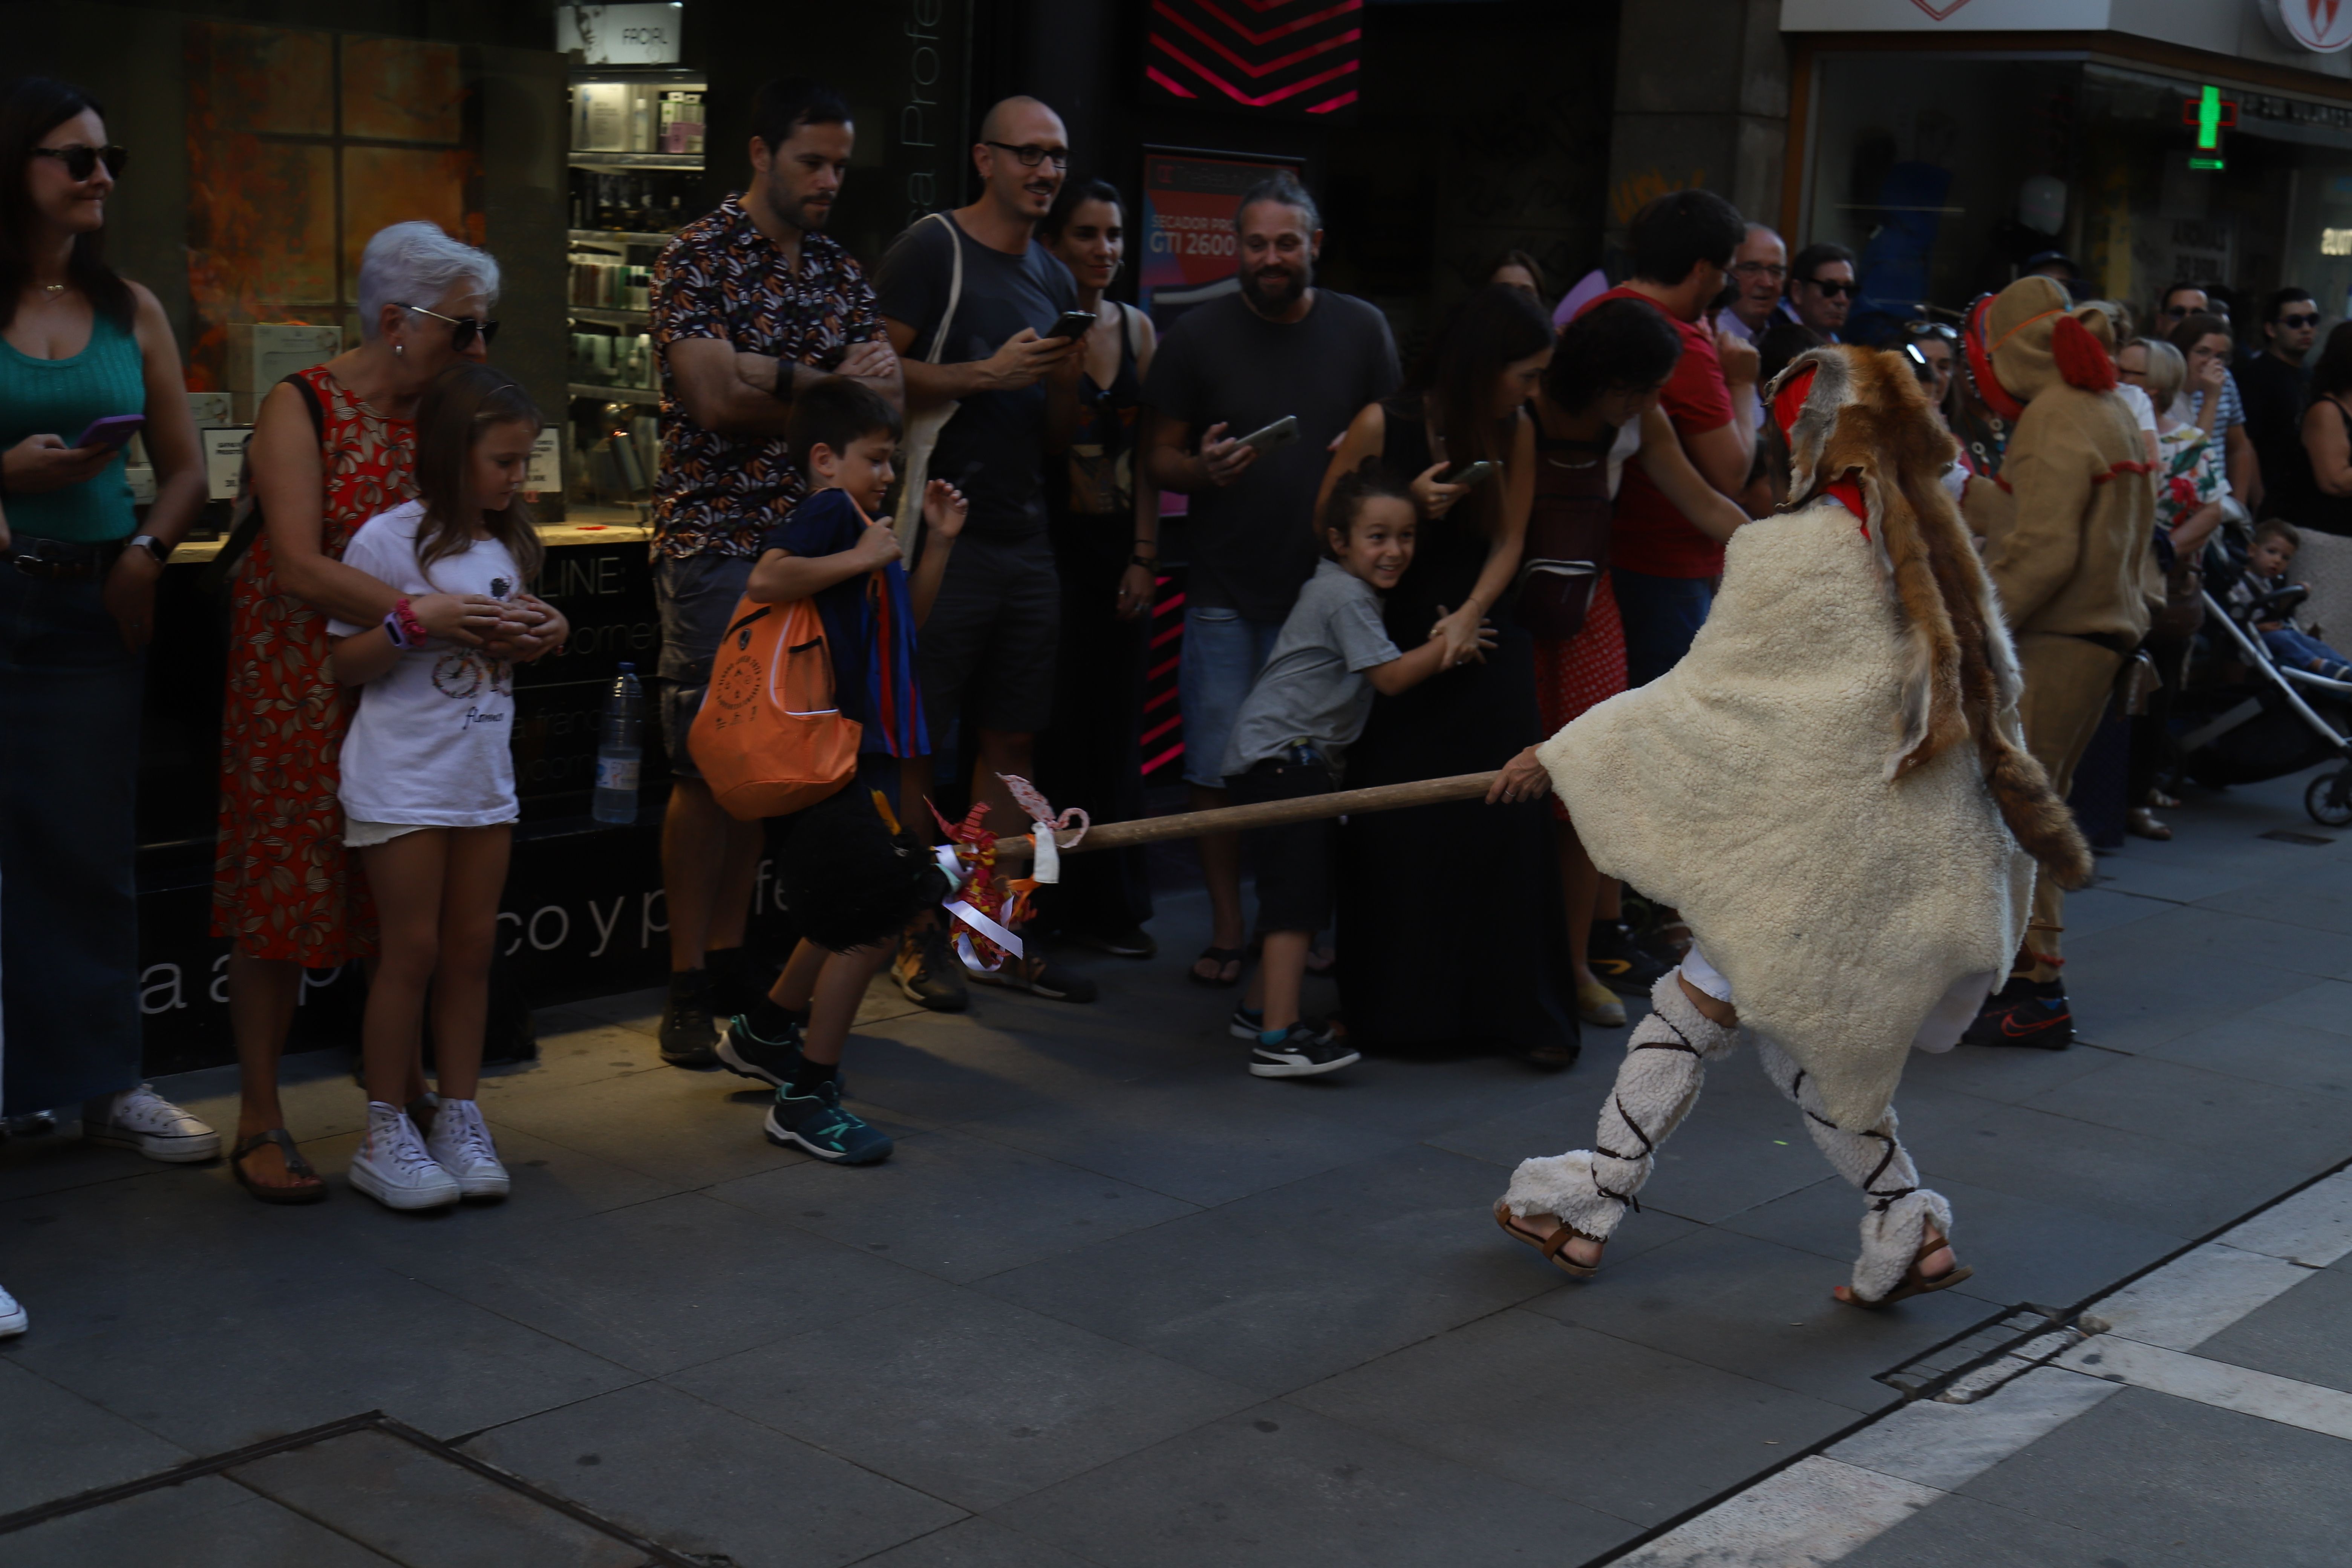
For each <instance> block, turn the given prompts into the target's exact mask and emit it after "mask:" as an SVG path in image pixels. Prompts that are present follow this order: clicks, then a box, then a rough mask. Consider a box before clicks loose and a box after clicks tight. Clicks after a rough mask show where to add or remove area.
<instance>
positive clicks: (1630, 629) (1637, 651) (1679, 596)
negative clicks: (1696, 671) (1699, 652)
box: [1609, 567, 1715, 686]
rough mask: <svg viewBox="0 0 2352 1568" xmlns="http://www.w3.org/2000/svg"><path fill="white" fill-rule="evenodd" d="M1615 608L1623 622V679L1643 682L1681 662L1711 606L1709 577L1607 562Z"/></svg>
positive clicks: (1636, 683)
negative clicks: (1669, 574) (1656, 574)
mask: <svg viewBox="0 0 2352 1568" xmlns="http://www.w3.org/2000/svg"><path fill="white" fill-rule="evenodd" d="M1609 577H1610V585H1611V586H1612V588H1614V589H1615V590H1616V593H1617V613H1618V616H1620V618H1622V620H1623V621H1624V623H1625V683H1626V684H1627V685H1628V686H1647V685H1649V684H1650V682H1652V681H1653V680H1655V679H1658V677H1660V676H1662V675H1664V674H1665V672H1666V671H1668V670H1670V669H1672V668H1674V667H1675V666H1676V665H1678V664H1680V663H1681V662H1682V661H1683V655H1685V654H1686V653H1688V652H1690V645H1691V639H1692V638H1693V637H1696V636H1698V629H1699V627H1701V626H1705V625H1706V613H1707V611H1708V610H1709V609H1711V608H1712V607H1713V606H1714V605H1715V579H1713V578H1712V577H1654V576H1652V575H1651V574H1649V573H1647V572H1628V571H1626V570H1625V569H1624V568H1622V567H1612V568H1611V569H1610V573H1609Z"/></svg>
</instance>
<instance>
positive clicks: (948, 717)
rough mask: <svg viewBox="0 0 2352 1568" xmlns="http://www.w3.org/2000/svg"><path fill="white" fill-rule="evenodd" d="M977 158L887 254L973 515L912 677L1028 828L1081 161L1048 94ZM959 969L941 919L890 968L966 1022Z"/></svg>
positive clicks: (935, 730)
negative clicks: (964, 191) (962, 202)
mask: <svg viewBox="0 0 2352 1568" xmlns="http://www.w3.org/2000/svg"><path fill="white" fill-rule="evenodd" d="M971 152H972V163H973V166H974V167H975V168H977V169H978V170H979V171H980V178H981V191H980V197H979V199H978V200H976V201H974V202H973V203H972V204H971V205H970V206H965V207H959V208H957V209H956V210H954V211H953V212H944V213H933V214H932V215H930V216H929V217H926V218H923V219H921V220H920V221H919V222H918V223H916V224H915V225H914V226H912V227H911V228H909V229H908V230H907V231H906V232H905V233H904V234H902V235H900V236H899V237H898V238H897V239H896V240H895V241H893V242H892V243H891V246H890V250H889V253H888V254H887V255H886V256H885V257H883V258H882V275H881V301H882V318H883V322H884V325H885V326H887V328H888V330H889V333H890V343H891V346H892V347H893V348H895V349H896V350H898V353H899V355H900V356H901V360H902V363H904V365H905V367H906V374H907V397H908V405H909V407H910V408H911V409H912V411H913V412H914V413H916V414H918V415H920V414H921V413H922V412H923V411H924V410H925V409H927V408H937V407H939V406H940V405H942V404H947V403H952V404H955V405H957V407H956V413H955V416H954V417H953V418H951V419H950V420H949V421H948V423H947V424H946V426H944V427H942V428H941V429H940V435H939V441H938V444H937V445H936V446H934V447H932V448H931V455H930V468H929V473H930V477H931V478H933V479H946V480H947V481H949V482H950V484H953V485H955V486H956V487H957V488H958V489H961V490H962V491H963V493H964V495H965V497H966V498H967V499H968V500H970V501H971V513H970V515H969V517H968V518H967V519H966V520H965V522H964V526H963V532H962V534H961V536H960V537H959V538H958V539H957V541H956V548H955V553H954V554H952V555H950V556H949V557H948V566H947V575H946V577H945V578H944V579H942V580H941V582H940V596H939V598H938V600H937V601H936V602H935V603H934V604H933V605H932V606H931V614H930V618H929V620H927V621H925V622H924V623H923V635H922V637H921V639H920V641H919V645H918V647H917V650H916V655H915V660H916V673H917V675H918V676H919V678H920V679H921V681H922V689H923V711H924V713H925V715H926V716H927V717H928V719H929V721H930V726H931V752H932V754H933V755H934V756H937V755H939V754H940V752H948V751H952V750H954V748H955V742H956V737H957V734H958V731H959V730H960V729H961V726H962V723H963V721H964V720H965V719H967V718H969V719H970V720H971V726H972V728H973V729H974V730H976V731H978V734H979V755H978V756H977V757H967V758H963V759H961V760H962V761H963V763H965V765H967V766H968V767H970V768H971V773H972V798H973V799H974V800H976V801H982V800H984V801H986V802H988V803H989V805H990V807H991V816H990V819H989V820H990V822H991V824H992V826H995V827H996V828H997V830H998V831H1000V832H1001V831H1003V830H1005V828H1006V827H1007V826H1009V825H1018V824H1019V823H1021V822H1022V821H1023V820H1024V817H1023V816H1022V814H1021V811H1020V809H1019V807H1017V806H1016V805H1014V804H1013V797H1012V795H1010V794H1009V793H1008V792H1007V791H1006V789H1005V787H1004V784H1003V781H1002V780H1001V779H1000V778H999V777H998V776H997V775H999V774H1000V773H1013V774H1015V775H1018V776H1020V777H1022V778H1030V777H1034V775H1035V773H1036V768H1035V764H1034V760H1033V757H1034V740H1035V737H1036V734H1037V731H1040V730H1043V729H1044V728H1045V726H1046V725H1047V724H1048V723H1049V722H1051V721H1052V719H1053V715H1054V655H1055V644H1056V642H1057V641H1058V639H1059V637H1060V634H1061V618H1062V587H1061V578H1060V575H1059V574H1057V573H1056V572H1055V567H1054V550H1053V544H1052V542H1051V540H1050V539H1049V538H1048V537H1047V533H1046V527H1045V454H1046V453H1048V452H1053V451H1059V450H1060V449H1061V448H1062V447H1065V446H1066V445H1067V444H1068V442H1069V439H1070V433H1071V431H1072V430H1073V429H1074V428H1075V427H1076V424H1077V417H1078V373H1079V370H1080V369H1081V367H1082V366H1083V364H1084V353H1083V350H1082V349H1081V347H1080V344H1081V343H1083V342H1084V341H1085V333H1084V331H1078V332H1076V333H1075V334H1074V335H1071V336H1068V337H1056V336H1048V335H1045V334H1047V333H1049V332H1051V331H1054V330H1055V327H1056V325H1057V323H1060V322H1061V318H1062V317H1063V315H1064V313H1065V312H1066V311H1075V310H1076V309H1077V303H1078V296H1077V284H1076V281H1075V280H1073V279H1072V278H1071V277H1070V273H1069V269H1068V268H1066V267H1064V266H1063V265H1062V264H1061V263H1060V262H1059V261H1057V260H1055V258H1054V256H1053V253H1052V252H1051V251H1049V250H1047V249H1046V248H1045V247H1044V246H1043V245H1041V244H1039V243H1038V242H1037V239H1036V230H1037V224H1038V222H1039V220H1040V219H1042V218H1044V217H1045V215H1046V213H1047V212H1048V211H1049V210H1051V209H1052V207H1053V205H1054V197H1055V194H1056V193H1057V192H1059V191H1060V190H1061V188H1062V180H1063V177H1064V176H1065V174H1067V173H1068V170H1069V166H1070V145H1069V137H1068V134H1067V133H1066V132H1065V131H1064V130H1063V128H1062V117H1061V116H1060V115H1058V114H1055V112H1054V111H1053V110H1051V109H1048V108H1047V107H1046V106H1045V105H1044V104H1042V103H1040V102H1038V101H1037V100H1035V99H1034V98H1008V99H1006V100H1004V101H1003V102H1002V103H1000V104H998V105H996V106H995V107H994V108H993V109H991V110H989V111H988V115H987V118H986V119H985V120H983V121H982V123H981V129H980V141H979V143H978V144H977V145H975V146H974V147H973V148H972V150H971ZM960 971H961V965H960V963H958V961H957V960H956V959H955V957H954V955H953V953H952V952H951V951H950V948H949V946H948V941H947V932H946V931H945V930H944V929H942V928H941V927H940V925H939V924H938V922H937V921H931V922H929V924H928V925H927V926H926V927H925V928H924V929H922V930H920V931H917V932H915V933H914V934H912V935H910V936H909V937H908V939H907V942H906V943H905V944H904V946H903V947H902V948H901V950H900V952H899V954H898V963H897V964H896V965H895V966H894V968H893V970H892V973H893V975H894V977H895V978H896V979H897V981H898V988H899V989H900V990H902V991H904V992H905V993H906V994H907V996H908V1000H910V1001H913V1002H917V1003H919V1004H921V1005H923V1006H926V1007H930V1008H934V1009H937V1010H939V1011H941V1012H956V1011H960V1010H961V1009H962V1008H963V1007H964V1005H966V1003H967V1001H968V1000H969V996H968V994H967V993H966V991H965V989H964V980H963V975H962V973H961V972H960ZM982 978H983V979H985V980H986V981H988V982H989V983H991V984H1006V985H1010V986H1013V987H1014V988H1016V989H1020V990H1024V991H1030V992H1034V994H1037V995H1040V996H1051V997H1054V998H1056V999H1058V1000H1063V1001H1071V1002H1089V1001H1092V1000H1093V999H1094V983H1093V982H1092V981H1089V980H1087V978H1086V977H1085V976H1084V975H1079V974H1071V973H1066V972H1064V971H1063V970H1061V969H1060V968H1059V967H1058V966H1056V965H1054V964H1050V963H1045V961H1044V960H1042V959H1041V958H1038V957H1035V956H1034V955H1033V956H1031V957H1029V958H1026V959H1024V960H1020V961H1016V962H1014V963H1007V964H1006V965H1005V966H1004V967H1003V969H1001V970H998V971H996V972H995V973H992V974H989V975H985V976H982Z"/></svg>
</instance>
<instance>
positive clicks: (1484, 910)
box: [1337, 406, 1577, 1051]
mask: <svg viewBox="0 0 2352 1568" xmlns="http://www.w3.org/2000/svg"><path fill="white" fill-rule="evenodd" d="M1387 415H1388V420H1387V424H1388V436H1387V440H1386V443H1385V445H1384V446H1383V447H1382V449H1381V460H1382V462H1383V463H1385V464H1386V465H1387V466H1388V467H1389V468H1391V470H1392V471H1393V472H1394V473H1396V474H1398V475H1399V476H1401V477H1407V478H1409V477H1411V476H1412V475H1416V474H1419V473H1421V472H1422V471H1423V469H1425V468H1428V467H1429V466H1430V464H1431V463H1432V461H1433V458H1432V457H1431V455H1430V448H1429V436H1428V430H1427V427H1426V426H1425V425H1424V424H1423V417H1422V414H1421V410H1420V409H1419V408H1418V407H1414V408H1411V409H1407V410H1399V409H1398V408H1396V407H1394V406H1390V407H1389V408H1388V409H1387ZM1488 482H1489V483H1499V482H1500V481H1499V480H1489V481H1488ZM1485 565H1486V539H1485V537H1484V536H1483V535H1481V534H1480V533H1479V531H1478V530H1477V529H1476V527H1475V526H1474V525H1473V524H1472V523H1471V522H1470V521H1468V520H1467V519H1464V518H1461V517H1460V516H1459V509H1457V510H1456V512H1455V513H1454V514H1449V515H1448V516H1446V517H1442V518H1437V519H1434V520H1424V521H1423V522H1422V524H1421V527H1420V538H1419V543H1418V545H1417V546H1416V548H1415V550H1414V552H1413V559H1412V565H1411V566H1410V567H1408V568H1407V569H1406V571H1405V574H1404V577H1403V579H1402V581H1400V582H1399V583H1398V584H1397V585H1396V588H1395V590H1394V591H1393V592H1391V594H1390V595H1389V596H1388V604H1387V606H1386V610H1385V616H1386V619H1387V623H1388V630H1389V637H1390V638H1391V640H1392V641H1394V642H1395V643H1396V645H1397V647H1400V648H1402V649H1404V650H1406V651H1408V652H1410V651H1411V650H1412V649H1413V648H1416V647H1420V646H1421V645H1422V644H1423V643H1424V642H1426V641H1428V640H1429V628H1430V627H1431V626H1433V624H1434V623H1435V622H1436V620H1437V618H1438V606H1439V605H1444V606H1446V607H1447V608H1448V609H1456V608H1459V607H1460V606H1461V605H1462V604H1463V603H1464V602H1465V598H1466V597H1467V595H1469V593H1470V591H1471V589H1472V588H1473V587H1474V586H1475V584H1476V583H1477V580H1478V574H1479V572H1480V571H1481V569H1483V568H1484V566H1485ZM1489 618H1491V619H1492V620H1493V621H1494V623H1495V627H1496V647H1495V648H1494V649H1493V651H1491V652H1490V653H1488V654H1487V655H1486V662H1485V663H1483V664H1481V663H1477V662H1475V661H1473V662H1471V663H1468V664H1465V665H1461V666H1458V667H1457V668H1453V669H1449V670H1445V671H1444V672H1442V673H1440V674H1437V675H1434V676H1432V677H1431V678H1430V679H1427V680H1424V681H1423V682H1422V683H1421V684H1420V685H1418V686H1415V687H1413V688H1412V689H1410V690H1407V691H1404V692H1402V693H1400V694H1399V695H1397V696H1394V697H1382V698H1380V699H1379V700H1376V701H1375V702H1374V703H1373V704H1372V717H1371V721H1370V723H1369V724H1367V725H1366V726H1365V728H1364V734H1363V738H1362V739H1361V740H1360V741H1359V742H1356V744H1355V745H1354V746H1353V747H1352V748H1350V749H1349V752H1348V754H1347V778H1346V780H1345V782H1344V787H1346V788H1349V789H1356V788H1361V787H1367V786H1370V785H1373V784H1404V783H1407V782H1409V781H1412V780H1414V779H1425V778H1443V777H1444V776H1446V775H1448V774H1451V773H1480V772H1484V771H1486V770H1487V769H1490V768H1499V767H1501V766H1502V765H1503V764H1504V763H1507V762H1509V761H1510V760H1511V758H1512V757H1514V756H1516V755H1517V754H1518V752H1520V751H1521V750H1522V749H1524V748H1525V747H1527V746H1529V745H1531V744H1533V743H1534V742H1537V741H1538V740H1540V739H1542V726H1541V724H1540V722H1539V721H1538V718H1537V715H1536V687H1535V666H1534V662H1533V656H1532V652H1531V650H1530V647H1529V643H1528V636H1527V634H1526V633H1525V632H1524V631H1522V630H1520V629H1519V628H1518V627H1517V626H1516V625H1514V624H1513V623H1512V620H1511V616H1510V601H1509V596H1508V595H1506V596H1505V598H1504V601H1503V603H1501V604H1499V605H1496V606H1495V608H1494V609H1493V610H1492V611H1491V612H1489ZM1546 810H1547V807H1546V805H1545V803H1544V802H1543V801H1540V800H1538V801H1528V802H1524V803H1522V804H1520V805H1484V804H1482V803H1480V802H1476V801H1465V802H1462V803H1459V804H1455V805H1430V806H1420V807H1416V808H1414V809H1412V810H1410V811H1395V812H1373V813H1369V814H1365V815H1360V816H1355V817H1352V818H1350V819H1349V821H1348V823H1347V825H1346V826H1344V827H1343V828H1342V829H1341V831H1340V835H1339V846H1340V847H1339V877H1338V879H1337V882H1338V893H1339V900H1338V904H1339V921H1338V934H1339V1000H1340V1010H1341V1012H1342V1014H1343V1015H1344V1016H1345V1017H1346V1019H1347V1024H1348V1034H1349V1043H1351V1044H1353V1045H1356V1046H1359V1047H1370V1048H1372V1049H1383V1048H1385V1049H1391V1050H1393V1049H1399V1048H1412V1047H1424V1048H1425V1047H1432V1046H1438V1047H1445V1046H1457V1047H1458V1046H1462V1045H1472V1044H1477V1045H1486V1046H1495V1047H1502V1048H1504V1049H1507V1050H1513V1051H1528V1050H1533V1049H1537V1048H1540V1047H1550V1048H1553V1049H1565V1050H1570V1051H1573V1050H1574V1049H1575V1048H1576V1044H1577V1024H1576V1014H1575V1011H1574V1009H1573V1008H1571V1007H1570V1006H1569V1005H1567V1003H1566V1000H1565V999H1566V998H1567V997H1569V996H1570V995H1572V994H1574V985H1573V976H1572V974H1571V973H1570V967H1569V963H1568V930H1567V911H1566V908H1565V905H1564V903H1563V900H1562V899H1561V896H1560V886H1559V856H1558V852H1557V851H1556V850H1555V848H1554V847H1553V843H1552V833H1551V825H1550V823H1549V820H1548V819H1547V817H1546V815H1545V813H1546Z"/></svg>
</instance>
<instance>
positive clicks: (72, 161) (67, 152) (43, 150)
mask: <svg viewBox="0 0 2352 1568" xmlns="http://www.w3.org/2000/svg"><path fill="white" fill-rule="evenodd" d="M33 156H34V157H36V158H55V159H56V160H57V161H58V163H63V164H64V165H65V166H66V173H67V174H68V175H69V176H70V177H72V178H73V179H74V180H75V181H77V182H79V181H82V180H87V179H89V177H90V176H91V175H92V174H96V173H97V172H98V166H99V165H100V163H103V164H105V165H106V172H107V174H110V175H119V174H121V173H122V169H123V165H124V164H126V163H130V162H131V149H130V148H128V147H114V146H107V147H84V146H80V145H75V146H72V147H36V148H34V149H33Z"/></svg>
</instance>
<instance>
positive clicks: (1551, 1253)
mask: <svg viewBox="0 0 2352 1568" xmlns="http://www.w3.org/2000/svg"><path fill="white" fill-rule="evenodd" d="M1516 1217H1517V1216H1516V1215H1513V1214H1512V1213H1511V1205H1510V1202H1509V1200H1508V1199H1505V1198H1497V1199H1496V1200H1495V1223H1496V1225H1499V1226H1502V1227H1503V1230H1504V1232H1505V1233H1506V1234H1507V1235H1508V1236H1509V1237H1511V1238H1512V1239H1513V1240H1515V1241H1523V1242H1525V1243H1527V1244H1528V1246H1529V1247H1534V1248H1535V1249H1536V1250H1537V1251H1538V1252H1540V1253H1542V1254H1543V1255H1544V1256H1545V1257H1546V1258H1549V1259H1550V1260H1551V1263H1552V1266H1553V1267H1554V1268H1558V1269H1559V1271H1560V1272H1561V1273H1563V1274H1566V1275H1568V1276H1570V1278H1571V1279H1591V1278H1592V1277H1593V1276H1594V1275H1596V1274H1598V1273H1600V1272H1601V1265H1599V1264H1598V1263H1579V1262H1577V1261H1576V1259H1574V1258H1570V1257H1567V1256H1565V1255H1564V1254H1562V1253H1561V1251H1560V1248H1561V1247H1566V1246H1567V1245H1568V1244H1569V1242H1570V1240H1574V1239H1581V1240H1584V1241H1593V1242H1598V1241H1600V1240H1601V1237H1597V1236H1586V1235H1585V1234H1584V1233H1583V1232H1582V1231H1580V1230H1577V1229H1575V1228H1573V1227H1572V1226H1569V1225H1567V1224H1565V1223H1563V1224H1562V1225H1561V1226H1560V1227H1559V1229H1558V1230H1555V1231H1553V1232H1552V1233H1551V1234H1550V1235H1549V1236H1536V1235H1533V1234H1532V1233H1530V1232H1528V1231H1524V1230H1521V1229H1520V1228H1519V1227H1518V1226H1516V1225H1513V1224H1512V1223H1511V1221H1512V1220H1513V1219H1514V1218H1516Z"/></svg>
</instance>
